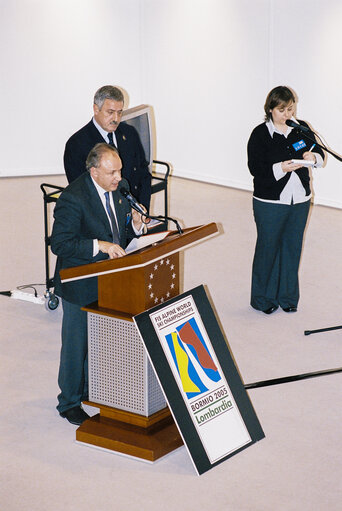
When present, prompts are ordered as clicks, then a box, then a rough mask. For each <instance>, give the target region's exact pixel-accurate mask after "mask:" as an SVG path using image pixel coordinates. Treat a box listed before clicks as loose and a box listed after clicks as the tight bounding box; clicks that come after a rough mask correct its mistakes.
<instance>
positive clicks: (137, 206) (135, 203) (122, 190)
mask: <svg viewBox="0 0 342 511" xmlns="http://www.w3.org/2000/svg"><path fill="white" fill-rule="evenodd" d="M120 193H121V195H123V196H124V197H125V198H126V199H127V200H128V202H129V203H130V205H131V207H132V208H133V209H135V211H137V212H138V213H140V214H141V215H144V216H146V211H144V210H143V208H142V207H141V206H140V204H139V202H138V201H137V199H136V198H135V197H133V195H131V194H130V193H129V191H128V190H126V188H120Z"/></svg>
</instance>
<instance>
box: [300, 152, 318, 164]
mask: <svg viewBox="0 0 342 511" xmlns="http://www.w3.org/2000/svg"><path fill="white" fill-rule="evenodd" d="M303 160H307V161H313V162H314V163H317V158H316V155H315V153H311V152H310V151H306V153H304V154H303Z"/></svg>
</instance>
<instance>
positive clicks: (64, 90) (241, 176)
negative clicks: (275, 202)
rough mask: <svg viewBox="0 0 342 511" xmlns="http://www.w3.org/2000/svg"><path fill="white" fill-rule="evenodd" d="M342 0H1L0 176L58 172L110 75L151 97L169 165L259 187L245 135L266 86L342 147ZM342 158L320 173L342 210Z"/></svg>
mask: <svg viewBox="0 0 342 511" xmlns="http://www.w3.org/2000/svg"><path fill="white" fill-rule="evenodd" d="M341 26H342V2H340V0H301V1H300V2H299V1H298V0H287V1H286V2H284V1H282V0H17V1H12V0H0V47H1V49H2V51H1V53H0V66H1V75H2V76H1V82H0V83H1V92H2V99H3V101H2V120H3V122H2V123H1V127H0V137H1V141H2V158H1V163H0V176H11V175H19V176H20V175H34V174H53V173H62V172H63V167H62V155H63V149H64V144H65V141H66V139H67V138H68V137H69V136H70V134H72V133H73V132H74V131H75V130H76V129H78V128H79V127H81V126H82V125H84V124H85V123H86V122H87V121H88V120H89V119H90V116H91V113H92V96H93V93H94V92H95V90H96V89H97V88H98V87H99V86H101V85H103V84H105V83H113V84H118V85H120V86H122V87H123V88H124V89H125V90H126V91H127V92H128V93H129V96H130V98H129V99H130V101H129V104H130V106H134V105H137V104H139V103H149V104H151V105H153V107H154V111H155V117H156V125H157V131H158V147H157V156H158V158H159V159H165V160H168V161H170V162H171V163H172V164H173V166H174V174H175V175H178V176H183V177H188V178H192V179H197V180H202V181H207V182H214V183H219V184H223V185H228V186H235V187H238V188H243V189H248V190H250V189H251V188H252V179H251V176H250V175H249V172H248V169H247V165H246V143H247V140H248V137H249V134H250V132H251V130H252V128H253V127H254V126H255V125H256V124H259V123H260V122H262V120H263V104H264V101H265V97H266V94H267V93H268V91H269V90H270V89H271V88H272V87H274V86H275V85H279V84H286V85H289V86H291V87H292V88H293V89H294V90H295V91H296V93H297V94H298V96H299V104H298V117H299V118H302V119H305V120H307V121H309V122H310V123H311V124H312V125H313V127H314V128H315V129H317V130H318V132H319V133H320V134H323V135H324V137H325V139H326V141H327V143H328V144H329V145H330V147H331V148H332V149H334V150H335V151H336V152H342V134H341V130H340V129H339V123H338V121H339V112H341V110H342V108H341V107H342V95H341V93H340V83H341V74H342V71H341V69H342V66H341V60H342V59H341V48H342V31H341V28H340V27H341ZM341 176H342V166H341V163H339V162H337V161H336V160H334V159H333V157H329V158H328V163H327V166H326V168H325V169H324V170H320V171H315V173H314V188H315V200H316V202H317V203H321V204H327V205H331V206H337V207H342V198H341V197H340V195H341V194H340V190H341V179H342V177H341Z"/></svg>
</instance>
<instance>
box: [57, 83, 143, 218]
mask: <svg viewBox="0 0 342 511" xmlns="http://www.w3.org/2000/svg"><path fill="white" fill-rule="evenodd" d="M123 107H124V97H123V94H122V92H121V90H120V89H118V88H117V87H113V86H112V85H105V86H104V87H101V88H100V89H99V90H98V91H97V92H96V93H95V96H94V105H93V110H94V117H93V118H92V120H91V121H90V122H89V123H88V124H86V125H85V126H83V128H81V129H80V130H79V131H77V132H76V133H74V135H72V136H71V137H70V138H69V140H68V141H67V143H66V145H65V151H64V168H65V173H66V176H67V179H68V182H69V183H71V182H72V181H73V180H74V179H76V178H77V177H78V176H79V175H80V174H82V173H83V172H85V171H86V168H85V161H86V158H87V156H88V153H89V151H90V150H91V149H92V148H93V147H94V145H95V144H98V143H100V142H106V143H108V144H111V145H115V146H116V147H117V149H118V151H119V155H120V158H121V161H122V175H123V177H124V178H125V179H127V181H128V183H129V185H130V189H131V192H132V194H133V195H134V196H135V197H136V198H137V199H138V201H139V202H140V203H141V204H143V205H144V206H145V207H146V209H147V210H148V209H149V206H150V200H151V174H150V172H149V170H148V164H147V162H146V158H145V154H144V149H143V147H142V144H141V141H140V138H139V135H138V133H137V131H136V130H135V129H134V128H133V127H132V126H129V125H128V124H125V123H122V124H120V121H121V116H122V112H123Z"/></svg>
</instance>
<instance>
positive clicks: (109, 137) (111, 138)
mask: <svg viewBox="0 0 342 511" xmlns="http://www.w3.org/2000/svg"><path fill="white" fill-rule="evenodd" d="M107 137H108V140H109V145H111V146H113V147H116V145H115V144H114V140H113V133H112V132H110V133H108V135H107Z"/></svg>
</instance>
